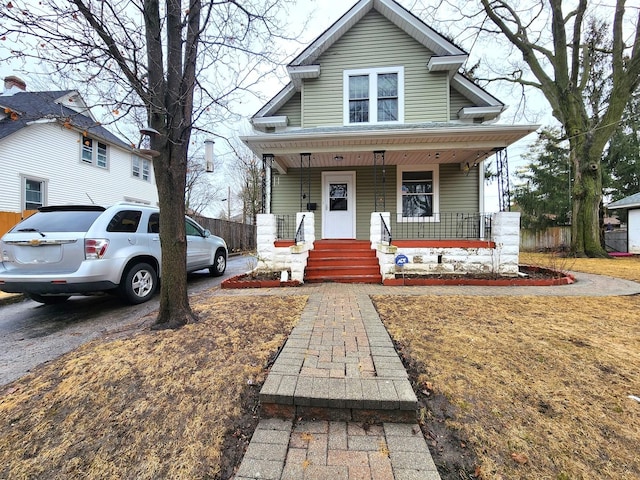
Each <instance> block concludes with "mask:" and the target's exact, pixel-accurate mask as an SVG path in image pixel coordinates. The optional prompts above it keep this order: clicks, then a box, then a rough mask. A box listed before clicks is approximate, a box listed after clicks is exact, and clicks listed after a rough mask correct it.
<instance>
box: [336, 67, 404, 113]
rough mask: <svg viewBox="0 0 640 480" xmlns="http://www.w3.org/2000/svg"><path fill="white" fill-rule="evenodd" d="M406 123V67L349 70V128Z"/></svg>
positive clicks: (346, 100) (346, 96)
mask: <svg viewBox="0 0 640 480" xmlns="http://www.w3.org/2000/svg"><path fill="white" fill-rule="evenodd" d="M403 121H404V68H403V67H392V68H373V69H359V70H345V72H344V124H345V125H352V124H361V123H366V124H373V123H397V122H403Z"/></svg>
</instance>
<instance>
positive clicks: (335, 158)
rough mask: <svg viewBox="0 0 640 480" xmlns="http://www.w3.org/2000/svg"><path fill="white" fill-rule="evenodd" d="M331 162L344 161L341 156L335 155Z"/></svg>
mask: <svg viewBox="0 0 640 480" xmlns="http://www.w3.org/2000/svg"><path fill="white" fill-rule="evenodd" d="M333 160H335V161H336V162H341V161H342V160H344V157H343V156H342V155H336V156H335V157H333Z"/></svg>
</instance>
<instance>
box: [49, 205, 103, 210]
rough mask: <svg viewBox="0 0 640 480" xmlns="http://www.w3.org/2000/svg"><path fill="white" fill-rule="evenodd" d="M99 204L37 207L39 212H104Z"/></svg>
mask: <svg viewBox="0 0 640 480" xmlns="http://www.w3.org/2000/svg"><path fill="white" fill-rule="evenodd" d="M105 210H106V208H104V207H101V206H100V205H49V206H46V207H40V208H38V211H39V212H79V211H80V212H104V211H105Z"/></svg>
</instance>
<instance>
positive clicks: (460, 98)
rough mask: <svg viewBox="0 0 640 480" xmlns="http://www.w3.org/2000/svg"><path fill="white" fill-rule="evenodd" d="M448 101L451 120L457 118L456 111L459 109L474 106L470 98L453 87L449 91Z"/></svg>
mask: <svg viewBox="0 0 640 480" xmlns="http://www.w3.org/2000/svg"><path fill="white" fill-rule="evenodd" d="M449 102H450V104H451V107H450V110H451V115H450V117H451V120H458V112H459V111H460V109H462V108H465V107H473V106H474V105H473V102H472V101H471V100H469V99H468V98H466V97H465V96H464V95H462V94H461V93H460V92H458V91H457V90H455V89H453V88H451V89H450V91H449Z"/></svg>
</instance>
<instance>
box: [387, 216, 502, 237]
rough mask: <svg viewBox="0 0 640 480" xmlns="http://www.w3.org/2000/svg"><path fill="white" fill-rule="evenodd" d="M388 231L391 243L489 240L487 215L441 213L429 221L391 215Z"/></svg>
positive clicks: (489, 218)
mask: <svg viewBox="0 0 640 480" xmlns="http://www.w3.org/2000/svg"><path fill="white" fill-rule="evenodd" d="M391 231H392V232H393V238H394V239H395V240H420V239H426V240H454V239H464V240H489V239H491V214H487V213H455V212H444V213H437V214H434V215H432V216H430V217H403V216H402V214H401V213H398V214H395V215H394V214H392V215H391Z"/></svg>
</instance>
